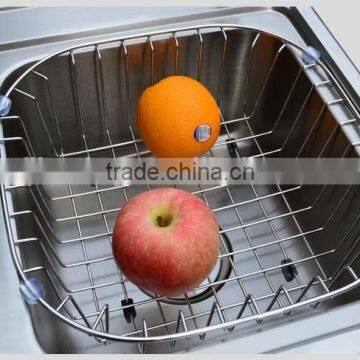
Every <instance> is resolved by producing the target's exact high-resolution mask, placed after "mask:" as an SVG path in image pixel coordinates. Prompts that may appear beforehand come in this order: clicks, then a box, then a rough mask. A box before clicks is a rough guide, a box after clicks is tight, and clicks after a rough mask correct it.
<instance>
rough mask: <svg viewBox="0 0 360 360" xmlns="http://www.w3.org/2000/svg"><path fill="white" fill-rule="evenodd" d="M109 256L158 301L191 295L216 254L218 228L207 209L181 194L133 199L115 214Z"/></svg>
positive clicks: (153, 194) (164, 193)
mask: <svg viewBox="0 0 360 360" xmlns="http://www.w3.org/2000/svg"><path fill="white" fill-rule="evenodd" d="M112 244H113V252H114V256H115V259H116V262H117V264H118V266H119V267H120V269H121V271H122V272H123V274H124V275H125V276H126V277H127V278H128V279H129V280H130V281H132V282H133V283H134V284H136V285H137V286H139V287H140V288H142V289H144V290H146V291H149V292H152V293H154V294H156V295H162V296H178V295H181V294H185V293H187V292H189V291H191V290H193V289H194V288H195V287H196V286H198V285H199V284H200V283H201V282H202V281H203V280H204V279H205V278H206V277H207V275H208V274H209V273H210V271H211V270H212V268H213V267H214V265H215V263H216V259H217V256H218V254H219V226H218V224H217V221H216V218H215V216H214V214H213V213H212V211H211V210H210V209H209V208H208V206H207V205H206V204H205V203H204V202H203V201H202V200H200V199H199V198H197V197H196V196H194V195H192V194H189V193H187V192H185V191H182V190H177V189H172V188H160V189H155V190H151V191H148V192H144V193H142V194H140V195H137V196H135V197H134V198H133V199H131V200H130V201H129V202H128V203H126V205H125V206H124V207H123V208H122V209H121V210H120V212H119V214H118V216H117V219H116V222H115V226H114V232H113V242H112Z"/></svg>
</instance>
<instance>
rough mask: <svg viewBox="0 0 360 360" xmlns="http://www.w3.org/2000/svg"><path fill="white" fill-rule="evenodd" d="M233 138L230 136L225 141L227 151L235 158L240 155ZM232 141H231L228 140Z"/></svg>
mask: <svg viewBox="0 0 360 360" xmlns="http://www.w3.org/2000/svg"><path fill="white" fill-rule="evenodd" d="M234 140H235V139H234V138H230V139H227V140H226V142H227V144H226V147H227V149H228V152H229V155H230V156H231V157H232V158H237V157H239V156H240V154H239V147H238V145H237V143H236V141H234ZM230 141H232V142H230Z"/></svg>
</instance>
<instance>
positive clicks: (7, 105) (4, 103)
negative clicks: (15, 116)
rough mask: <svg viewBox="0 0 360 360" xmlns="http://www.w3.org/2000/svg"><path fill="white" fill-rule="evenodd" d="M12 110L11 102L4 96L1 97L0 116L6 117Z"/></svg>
mask: <svg viewBox="0 0 360 360" xmlns="http://www.w3.org/2000/svg"><path fill="white" fill-rule="evenodd" d="M10 109H11V100H10V99H9V98H8V97H7V96H4V95H0V116H6V115H8V114H9V112H10Z"/></svg>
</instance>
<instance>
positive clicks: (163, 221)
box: [156, 215, 173, 227]
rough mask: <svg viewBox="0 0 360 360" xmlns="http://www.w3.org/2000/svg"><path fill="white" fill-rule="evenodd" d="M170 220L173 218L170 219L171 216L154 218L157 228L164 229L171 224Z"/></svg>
mask: <svg viewBox="0 0 360 360" xmlns="http://www.w3.org/2000/svg"><path fill="white" fill-rule="evenodd" d="M172 219H173V218H172V216H171V215H170V216H158V217H157V218H156V222H157V224H158V226H160V227H166V226H168V225H170V224H171V222H172Z"/></svg>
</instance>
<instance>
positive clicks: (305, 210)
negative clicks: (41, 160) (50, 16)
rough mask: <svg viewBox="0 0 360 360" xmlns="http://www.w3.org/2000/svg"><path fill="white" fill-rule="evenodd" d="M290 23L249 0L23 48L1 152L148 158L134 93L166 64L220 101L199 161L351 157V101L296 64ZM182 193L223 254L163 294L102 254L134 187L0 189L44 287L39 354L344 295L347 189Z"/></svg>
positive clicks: (21, 256) (350, 246) (21, 262)
mask: <svg viewBox="0 0 360 360" xmlns="http://www.w3.org/2000/svg"><path fill="white" fill-rule="evenodd" d="M302 30H303V29H302V28H301V26H300V25H299V23H298V22H296V21H294V19H293V17H292V16H291V12H290V10H289V9H282V10H280V9H255V8H254V9H239V10H236V11H234V10H216V11H212V12H208V13H206V14H205V15H204V14H202V15H201V16H200V15H199V16H188V17H186V16H184V17H182V18H180V19H176V18H175V19H171V20H169V21H168V22H167V23H160V22H159V23H152V24H151V23H148V24H143V25H142V27H140V26H139V28H133V29H122V30H121V31H118V32H116V31H114V29H112V30H111V31H110V30H109V33H101V34H98V33H96V32H94V33H91V34H86V36H82V37H80V36H77V35H76V34H75V35H74V36H73V37H72V38H70V39H68V38H66V39H65V38H59V39H57V41H55V40H54V39H49V40H47V41H45V42H44V43H43V42H42V43H41V44H40V43H39V44H36V43H35V44H33V45H32V46H33V48H34V53H33V55H32V56H31V57H30V56H29V55H28V54H29V47H27V48H26V49H25V50H24V51H23V55H22V56H23V57H22V58H21V59H20V58H17V57H18V56H19V55H18V53H16V52H14V55H13V56H14V59H18V61H17V62H16V63H17V66H16V67H15V68H14V66H12V68H11V71H8V76H7V77H6V79H4V81H3V85H2V92H3V93H5V92H7V93H8V95H9V97H10V99H11V100H12V109H11V113H10V114H9V115H7V116H5V117H3V118H2V122H1V126H2V127H1V129H0V131H1V132H2V133H3V136H2V138H3V140H2V142H1V148H0V149H1V157H26V156H37V157H63V158H71V157H84V158H86V157H88V156H89V157H120V156H130V157H145V156H149V155H150V153H149V151H148V150H147V149H146V147H145V145H144V144H143V142H142V140H141V138H140V136H139V133H138V131H137V129H136V124H135V122H134V113H135V106H136V102H137V99H138V98H139V95H140V94H141V92H142V91H143V90H144V89H145V88H146V87H148V86H149V85H151V84H152V83H155V82H157V81H159V80H160V79H162V78H163V77H166V76H169V75H174V74H179V75H187V76H191V77H193V78H195V79H199V80H200V81H201V82H202V83H203V84H204V85H205V86H206V87H207V88H208V89H209V90H210V91H211V92H212V94H213V95H214V96H215V98H216V99H217V100H218V104H219V109H220V111H221V115H222V130H221V135H220V137H219V139H218V141H217V143H216V144H215V146H214V147H213V148H212V150H211V151H210V152H209V153H208V154H206V156H214V157H290V158H300V157H304V158H305V157H335V158H340V157H358V156H359V154H360V152H359V151H360V147H359V145H360V142H359V140H360V127H359V118H358V112H357V104H356V103H354V101H353V99H352V97H351V96H350V95H349V93H348V92H347V86H345V85H344V84H343V83H342V82H341V81H340V80H339V78H340V77H339V76H337V75H336V73H334V71H333V70H332V69H331V67H330V65H328V64H327V62H326V61H325V60H324V62H322V61H321V60H316V59H315V60H314V59H313V60H312V61H310V62H308V61H304V49H305V48H306V44H307V41H306V39H305V38H304V37H305V35H304V32H303V31H302ZM54 54H55V55H54ZM39 60H41V61H40V62H38V61H39ZM14 62H15V60H14ZM183 188H184V189H185V190H187V191H189V192H192V193H193V194H195V195H196V196H198V197H200V198H201V199H203V200H204V201H205V202H206V203H208V205H209V206H210V207H211V209H213V211H214V212H215V214H216V216H217V219H218V222H219V225H220V227H221V231H220V232H221V252H220V254H219V259H218V263H217V265H216V267H215V269H214V271H213V272H212V274H211V275H210V279H209V281H206V282H204V283H203V284H202V285H201V286H200V287H199V288H198V289H195V290H194V292H193V293H191V294H187V295H184V297H180V298H177V299H168V298H164V297H161V298H156V297H155V296H154V295H151V294H146V293H144V292H142V291H141V290H140V289H138V288H137V287H136V286H135V285H134V284H132V283H131V282H129V281H128V280H127V279H126V278H124V277H123V276H122V274H121V273H120V272H119V270H118V269H117V266H116V264H115V262H114V260H113V257H112V252H111V231H112V228H113V224H114V220H115V217H116V215H117V212H118V210H119V209H120V208H121V206H122V205H123V204H124V203H125V202H126V201H127V200H128V199H131V198H132V197H134V196H135V195H136V194H138V193H140V192H143V191H147V190H148V187H147V186H142V185H137V186H111V187H109V186H100V185H99V186H97V185H91V186H90V185H61V186H53V185H52V186H50V185H43V186H40V185H39V186H31V187H26V186H17V185H12V186H3V187H2V199H3V206H4V215H5V221H6V225H7V230H8V235H9V244H10V251H11V253H12V257H13V260H14V264H15V266H16V268H17V271H18V274H19V277H20V280H21V281H22V282H24V281H25V279H26V278H35V279H36V280H37V281H38V282H39V283H41V284H42V286H43V287H44V289H45V295H44V296H43V297H42V298H41V299H40V300H39V303H38V304H37V305H30V306H29V311H30V314H31V321H32V325H33V328H34V333H35V335H36V338H37V340H38V342H39V344H40V345H41V347H42V348H43V350H44V351H46V352H52V353H54V352H56V353H59V352H60V353H73V352H76V353H77V352H79V353H83V352H85V353H91V352H123V353H133V352H139V351H140V352H145V351H146V352H173V351H186V350H189V349H190V350H191V349H194V348H196V347H198V346H201V347H206V346H207V345H210V344H213V343H214V342H215V343H219V342H221V341H222V339H224V338H226V339H229V338H237V337H241V338H243V339H244V338H245V339H246V337H247V336H249V334H254V333H256V332H257V331H259V330H261V329H262V331H270V330H271V329H279V328H281V327H282V326H284V323H289V322H293V321H297V320H300V319H302V318H306V317H307V318H308V317H315V316H317V315H319V314H320V315H321V314H323V313H326V312H331V311H333V310H334V309H338V308H342V307H344V306H346V304H350V303H354V302H356V301H358V299H359V295H360V292H359V287H358V284H359V279H358V274H359V271H360V252H359V251H360V249H359V246H360V245H359V243H360V242H359V240H360V237H359V235H360V216H359V214H360V192H359V187H358V186H356V185H349V186H343V185H341V186H340V185H331V186H330V185H314V186H312V185H306V186H305V185H291V186H290V185H287V186H283V185H228V186H225V185H219V186H210V185H206V186H205V185H199V186H184V187H183ZM86 333H88V335H91V336H87V335H86ZM254 351H256V349H254Z"/></svg>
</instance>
